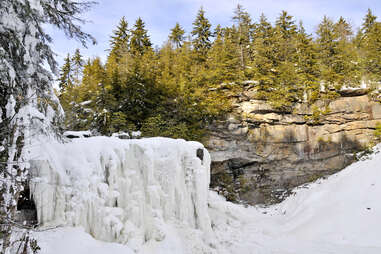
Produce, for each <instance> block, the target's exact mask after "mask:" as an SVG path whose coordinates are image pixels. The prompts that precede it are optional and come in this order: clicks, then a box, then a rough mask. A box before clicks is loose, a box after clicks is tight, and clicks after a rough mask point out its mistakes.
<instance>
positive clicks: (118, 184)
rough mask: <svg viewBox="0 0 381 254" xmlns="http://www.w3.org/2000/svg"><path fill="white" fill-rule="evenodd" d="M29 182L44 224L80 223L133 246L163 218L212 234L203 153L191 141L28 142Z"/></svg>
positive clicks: (160, 236)
mask: <svg viewBox="0 0 381 254" xmlns="http://www.w3.org/2000/svg"><path fill="white" fill-rule="evenodd" d="M34 156H38V159H39V160H36V161H34V162H33V163H32V169H33V174H34V176H35V177H34V180H33V182H32V183H31V184H30V185H31V191H32V195H33V198H34V201H35V203H36V207H37V213H38V221H39V223H40V224H42V225H43V226H55V225H65V226H82V227H83V228H84V229H85V230H86V231H87V232H88V233H90V234H91V235H92V236H93V237H95V238H96V239H99V240H105V241H113V242H119V243H125V244H128V245H129V246H131V247H133V248H134V246H136V248H138V246H141V245H142V244H143V243H145V242H147V241H150V240H156V241H162V240H164V239H165V238H166V235H167V233H168V227H167V225H168V224H171V225H175V226H177V227H182V228H191V229H194V230H195V231H196V232H200V234H202V236H201V238H205V239H208V237H210V236H211V232H212V230H211V223H210V219H209V215H208V207H207V197H208V186H209V171H210V157H209V153H208V152H207V150H206V149H204V147H203V146H202V144H200V143H197V142H186V141H184V140H174V139H166V138H151V139H141V140H120V139H117V138H106V137H94V138H87V139H84V138H81V139H75V140H73V141H72V142H70V143H66V144H59V143H47V144H43V145H40V146H39V148H38V149H35V151H34Z"/></svg>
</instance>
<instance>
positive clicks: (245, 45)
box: [233, 4, 253, 70]
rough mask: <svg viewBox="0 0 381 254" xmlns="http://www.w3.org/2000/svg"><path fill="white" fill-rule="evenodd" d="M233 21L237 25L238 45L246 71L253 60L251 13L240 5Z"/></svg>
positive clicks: (242, 64)
mask: <svg viewBox="0 0 381 254" xmlns="http://www.w3.org/2000/svg"><path fill="white" fill-rule="evenodd" d="M233 21H234V22H235V23H236V25H237V29H238V36H237V44H238V50H239V54H240V60H241V63H240V64H241V69H242V70H244V69H245V67H246V63H247V61H248V60H249V59H250V58H251V51H250V42H251V37H252V32H253V31H252V30H253V24H252V21H251V18H250V15H249V13H247V12H246V11H245V9H244V8H243V7H242V6H241V5H240V4H238V5H237V8H236V9H235V11H234V16H233Z"/></svg>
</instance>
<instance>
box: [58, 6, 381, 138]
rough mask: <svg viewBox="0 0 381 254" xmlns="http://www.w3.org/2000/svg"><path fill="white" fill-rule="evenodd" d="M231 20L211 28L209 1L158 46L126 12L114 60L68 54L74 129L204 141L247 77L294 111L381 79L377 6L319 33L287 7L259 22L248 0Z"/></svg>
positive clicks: (66, 98) (69, 119) (65, 96)
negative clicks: (357, 20) (189, 24)
mask: <svg viewBox="0 0 381 254" xmlns="http://www.w3.org/2000/svg"><path fill="white" fill-rule="evenodd" d="M232 21H233V24H232V25H231V26H227V27H222V26H220V25H217V26H216V27H215V28H214V29H212V25H211V23H210V21H209V20H208V19H207V17H206V14H205V11H204V10H203V9H202V8H201V9H200V10H199V11H198V13H197V16H196V18H195V20H194V22H193V29H192V31H190V33H188V34H187V33H186V32H185V31H184V29H183V28H182V27H181V25H180V24H179V23H176V25H175V26H174V27H173V29H171V31H170V33H169V36H168V40H167V41H166V42H165V43H164V45H163V46H162V47H160V48H153V45H152V42H151V40H150V37H149V35H148V31H147V29H146V28H145V23H144V22H143V20H142V19H141V18H138V19H137V20H136V22H135V24H134V25H133V26H132V27H129V25H128V22H127V21H126V19H125V18H124V17H123V18H122V19H121V20H120V22H119V24H118V26H117V27H116V29H115V30H114V31H113V35H112V36H111V38H110V49H109V54H108V56H107V60H106V63H104V64H103V63H102V62H101V60H100V58H95V59H89V60H87V61H83V57H82V56H81V54H80V52H79V50H76V51H75V53H74V54H73V55H72V56H70V55H68V56H67V57H66V58H65V63H64V65H63V66H62V68H61V73H60V78H59V91H58V94H59V98H60V100H61V104H62V106H63V108H64V110H65V112H66V128H67V129H71V130H85V129H92V130H95V131H97V132H99V133H100V134H105V135H110V134H111V133H113V132H118V131H128V130H141V131H142V132H143V134H144V135H145V136H168V137H174V138H185V139H195V140H201V139H202V137H203V136H204V135H205V126H206V125H207V124H208V123H209V122H210V121H212V120H214V119H218V118H219V117H221V116H223V115H224V114H225V113H226V112H228V111H230V110H231V98H232V97H234V96H236V95H237V94H239V93H240V92H242V91H243V88H244V87H245V86H247V85H250V86H252V87H253V89H255V91H256V92H255V94H254V95H253V96H254V98H256V99H263V100H267V101H268V102H269V103H270V104H271V105H272V106H273V107H274V108H277V109H282V110H285V111H290V110H292V107H293V105H294V104H295V103H296V102H306V103H310V104H311V103H313V102H314V101H316V100H318V99H324V100H330V99H333V98H335V97H337V96H339V93H338V92H339V91H340V89H342V87H343V86H345V87H357V86H359V85H360V83H361V82H365V83H367V84H369V86H372V85H374V84H379V82H380V81H381V55H380V50H381V40H380V38H381V23H380V22H378V21H377V17H376V16H374V15H373V13H372V11H371V10H370V9H369V10H368V12H367V13H366V15H365V17H364V19H363V23H362V25H361V28H360V29H359V30H358V31H357V32H356V33H355V32H354V31H353V28H352V27H351V25H350V24H349V23H348V22H347V21H346V20H345V18H343V17H340V18H339V19H338V20H336V21H335V20H332V19H330V18H328V17H327V16H324V17H323V19H322V21H321V22H320V24H319V25H318V28H317V30H316V33H315V34H314V35H311V34H308V33H307V32H306V31H305V29H304V27H303V24H302V22H299V23H297V22H296V20H295V18H294V17H293V16H292V15H290V14H289V13H287V12H286V11H282V12H281V13H280V15H279V16H278V17H277V19H276V21H275V23H274V24H271V23H270V22H269V21H268V19H267V18H266V16H265V15H264V14H262V15H260V17H259V19H258V20H257V21H253V19H252V18H251V16H250V14H249V13H248V12H247V11H246V10H245V9H244V8H243V7H242V6H241V5H238V6H237V8H236V9H235V10H234V16H233V18H232Z"/></svg>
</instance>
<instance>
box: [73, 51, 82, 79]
mask: <svg viewBox="0 0 381 254" xmlns="http://www.w3.org/2000/svg"><path fill="white" fill-rule="evenodd" d="M83 65H84V61H83V59H82V55H81V52H80V51H79V49H76V50H75V52H74V55H73V58H72V61H71V67H72V72H73V77H74V80H73V81H74V82H73V83H74V85H76V86H78V85H79V84H80V82H81V73H82V69H83Z"/></svg>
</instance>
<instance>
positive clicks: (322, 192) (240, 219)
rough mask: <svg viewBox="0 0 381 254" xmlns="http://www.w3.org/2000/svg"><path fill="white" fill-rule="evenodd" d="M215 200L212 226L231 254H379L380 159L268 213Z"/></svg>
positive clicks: (303, 190) (366, 162) (360, 164)
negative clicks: (213, 225) (214, 226)
mask: <svg viewBox="0 0 381 254" xmlns="http://www.w3.org/2000/svg"><path fill="white" fill-rule="evenodd" d="M380 148H381V145H380V146H378V150H379V149H380ZM211 196H212V197H211V198H210V201H209V202H210V207H211V209H210V210H211V211H210V216H211V218H212V223H213V224H215V225H217V226H216V227H217V229H216V228H215V232H217V234H218V238H219V241H220V242H221V241H226V242H228V244H227V246H229V247H228V248H229V251H230V253H240V254H241V253H242V254H244V253H279V254H287V253H290V254H291V253H292V254H299V253H300V254H303V253H311V254H313V253H316V254H318V253H319V254H323V253H324V254H325V253H343V254H351V253H353V254H355V253H358V254H368V253H369V254H373V253H374V254H377V253H381V153H377V154H374V155H372V156H371V158H370V159H369V160H364V161H359V162H357V163H355V164H352V165H351V166H349V167H347V168H346V169H344V170H343V171H341V172H339V173H337V174H335V175H332V176H330V177H329V178H328V179H326V180H319V181H317V182H315V183H313V184H311V185H309V186H308V188H306V187H301V188H299V189H297V190H296V193H295V195H293V196H290V197H289V198H288V199H286V200H285V201H284V202H282V203H281V204H278V205H275V206H271V207H268V208H255V207H251V208H247V209H245V208H242V207H238V206H236V205H232V204H230V203H224V202H222V201H221V198H220V197H218V196H217V195H216V194H212V195H211ZM228 232H229V233H228Z"/></svg>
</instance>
